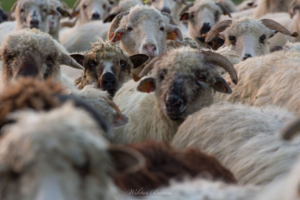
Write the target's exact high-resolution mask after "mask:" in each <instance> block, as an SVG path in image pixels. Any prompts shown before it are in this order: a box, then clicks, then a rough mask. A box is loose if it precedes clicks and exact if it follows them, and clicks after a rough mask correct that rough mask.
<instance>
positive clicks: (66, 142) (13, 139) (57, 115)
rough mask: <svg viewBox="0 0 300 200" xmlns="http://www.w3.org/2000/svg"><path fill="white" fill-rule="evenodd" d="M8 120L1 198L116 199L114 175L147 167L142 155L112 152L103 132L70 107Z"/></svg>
mask: <svg viewBox="0 0 300 200" xmlns="http://www.w3.org/2000/svg"><path fill="white" fill-rule="evenodd" d="M10 119H12V120H14V121H16V123H15V124H13V125H11V126H6V127H5V133H4V134H3V135H2V137H1V140H0V143H1V145H0V146H1V147H0V152H1V159H0V160H1V161H0V166H1V169H0V171H1V177H2V178H1V180H0V196H1V198H3V199H7V200H17V199H24V200H29V199H57V200H58V199H89V200H96V199H103V200H117V199H120V197H119V192H118V190H117V188H116V187H115V185H114V184H113V182H112V179H111V176H112V175H113V174H114V173H117V172H118V173H133V172H135V171H136V170H138V169H139V168H140V167H142V166H144V159H143V157H142V156H141V155H140V154H139V153H138V152H135V151H133V150H130V149H129V150H128V149H122V148H109V147H108V142H107V141H106V140H105V139H104V138H103V136H102V134H105V131H104V130H103V129H99V127H98V126H97V123H96V121H95V120H93V118H91V117H90V115H89V114H88V113H86V112H85V111H84V110H82V109H78V108H74V106H73V105H72V103H66V104H64V105H63V106H62V107H60V108H57V109H53V110H51V111H49V112H40V113H36V112H30V111H23V112H17V113H14V114H12V115H11V116H10ZM53 125H55V126H53ZM24 127H26V128H24ZM49 158H51V159H49ZM70 183H71V184H70Z"/></svg>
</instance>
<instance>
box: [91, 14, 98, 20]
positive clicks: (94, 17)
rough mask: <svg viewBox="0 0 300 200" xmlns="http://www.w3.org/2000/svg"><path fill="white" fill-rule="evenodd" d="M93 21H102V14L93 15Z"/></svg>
mask: <svg viewBox="0 0 300 200" xmlns="http://www.w3.org/2000/svg"><path fill="white" fill-rule="evenodd" d="M92 20H100V14H99V13H94V14H93V15H92Z"/></svg>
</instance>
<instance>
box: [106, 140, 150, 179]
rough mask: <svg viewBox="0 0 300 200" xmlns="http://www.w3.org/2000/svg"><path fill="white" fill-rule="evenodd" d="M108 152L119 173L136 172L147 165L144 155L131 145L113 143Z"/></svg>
mask: <svg viewBox="0 0 300 200" xmlns="http://www.w3.org/2000/svg"><path fill="white" fill-rule="evenodd" d="M108 153H109V155H110V157H111V160H112V162H113V164H114V166H115V169H116V171H117V172H118V173H125V174H127V173H134V172H136V171H138V170H140V169H142V168H144V167H145V165H146V161H145V158H144V156H142V154H141V153H139V152H138V151H136V150H134V149H132V148H129V147H125V146H120V145H111V146H110V147H109V148H108Z"/></svg>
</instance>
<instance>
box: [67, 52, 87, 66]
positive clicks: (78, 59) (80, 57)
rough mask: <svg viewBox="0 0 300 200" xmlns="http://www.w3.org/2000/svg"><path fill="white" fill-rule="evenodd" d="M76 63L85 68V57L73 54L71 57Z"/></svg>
mask: <svg viewBox="0 0 300 200" xmlns="http://www.w3.org/2000/svg"><path fill="white" fill-rule="evenodd" d="M70 56H71V57H72V58H73V59H74V60H76V62H78V63H79V64H80V65H81V66H83V61H84V55H82V54H71V55H70Z"/></svg>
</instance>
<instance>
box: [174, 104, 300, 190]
mask: <svg viewBox="0 0 300 200" xmlns="http://www.w3.org/2000/svg"><path fill="white" fill-rule="evenodd" d="M294 116H295V115H294V113H291V112H288V111H287V110H285V109H281V108H278V107H274V106H273V107H272V106H269V107H259V108H256V107H248V106H244V105H241V104H237V105H233V104H230V103H226V102H220V103H216V104H213V105H212V106H210V107H207V108H203V109H202V110H200V111H198V112H196V113H194V114H193V115H191V116H189V117H188V118H187V119H186V120H185V121H184V122H183V123H182V125H181V126H180V127H179V129H178V131H177V133H176V134H175V136H174V139H173V141H172V144H173V145H175V146H176V147H179V148H186V147H195V148H196V147H197V148H200V149H201V151H203V152H204V153H209V154H212V155H215V156H216V157H217V159H218V160H219V161H220V162H221V163H222V164H223V165H224V166H226V167H227V168H228V169H230V170H231V171H232V173H233V174H234V176H235V177H236V179H237V181H238V183H239V184H243V185H244V184H256V185H265V184H267V183H270V182H271V181H273V180H274V179H276V178H278V177H280V176H282V175H283V174H285V173H287V172H288V171H289V170H290V169H291V166H292V164H293V163H294V162H295V160H296V159H297V158H298V156H299V151H300V147H299V145H298V144H287V143H285V142H283V141H281V140H278V137H277V136H276V132H277V131H279V130H280V128H281V127H282V126H283V124H285V123H286V121H287V120H289V119H291V118H293V117H294ZM237 118H238V120H236V119H237Z"/></svg>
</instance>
